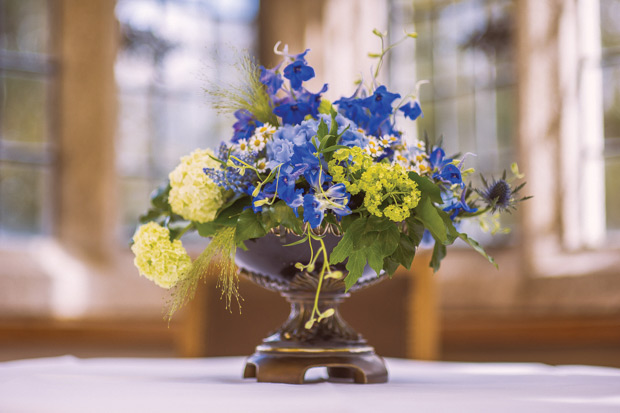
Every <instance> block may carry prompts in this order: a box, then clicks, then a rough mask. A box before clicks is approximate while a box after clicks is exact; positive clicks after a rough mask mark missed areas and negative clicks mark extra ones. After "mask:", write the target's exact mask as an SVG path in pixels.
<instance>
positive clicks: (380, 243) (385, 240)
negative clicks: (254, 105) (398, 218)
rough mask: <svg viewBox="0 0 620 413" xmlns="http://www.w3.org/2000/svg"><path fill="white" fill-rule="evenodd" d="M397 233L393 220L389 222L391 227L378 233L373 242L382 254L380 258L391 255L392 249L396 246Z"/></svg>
mask: <svg viewBox="0 0 620 413" xmlns="http://www.w3.org/2000/svg"><path fill="white" fill-rule="evenodd" d="M399 234H400V231H399V230H398V228H397V227H396V224H394V223H393V222H392V223H391V227H389V228H388V229H387V230H385V231H381V232H380V233H379V235H378V236H377V239H376V241H375V244H376V245H377V247H378V250H379V251H380V253H381V255H382V257H381V259H383V257H388V256H390V255H392V253H393V252H394V250H396V247H398V241H399Z"/></svg>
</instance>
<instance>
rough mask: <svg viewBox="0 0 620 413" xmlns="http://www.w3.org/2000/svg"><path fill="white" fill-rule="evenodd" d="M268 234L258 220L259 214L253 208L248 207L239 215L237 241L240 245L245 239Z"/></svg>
mask: <svg viewBox="0 0 620 413" xmlns="http://www.w3.org/2000/svg"><path fill="white" fill-rule="evenodd" d="M266 234H267V232H266V231H265V229H264V228H263V226H262V225H261V223H260V222H259V220H258V216H257V215H256V214H254V212H253V211H252V210H251V209H246V210H245V211H243V212H242V213H241V215H239V218H238V220H237V231H236V232H235V243H236V244H237V245H239V244H240V243H242V242H243V241H245V240H248V239H252V238H260V237H263V236H265V235H266Z"/></svg>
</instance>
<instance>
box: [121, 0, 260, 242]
mask: <svg viewBox="0 0 620 413" xmlns="http://www.w3.org/2000/svg"><path fill="white" fill-rule="evenodd" d="M258 6H259V4H258V0H232V1H217V0H120V1H119V2H118V4H117V8H116V13H117V17H118V19H119V21H120V24H121V33H122V44H121V50H120V52H119V55H118V59H117V64H116V78H117V82H118V87H119V103H120V107H119V134H118V135H119V136H118V140H117V146H116V147H117V165H118V171H119V175H120V177H121V194H120V199H121V226H122V237H123V238H124V239H126V238H127V237H128V236H130V235H131V234H132V233H133V230H134V229H135V227H134V225H135V221H136V218H137V216H138V215H139V214H140V213H141V212H142V211H143V210H144V209H145V207H146V204H145V202H147V201H148V195H149V193H150V192H151V191H152V190H153V189H154V188H155V187H156V186H157V185H159V184H160V183H161V182H162V181H163V180H165V179H166V177H167V173H168V172H169V171H170V170H172V169H173V168H174V167H175V166H176V164H177V163H178V161H179V158H180V157H181V156H183V155H186V154H188V153H190V152H191V151H193V150H194V149H196V148H207V147H211V148H214V147H215V146H216V145H217V142H219V141H220V140H221V139H223V136H225V135H226V134H227V133H229V131H230V126H231V124H232V121H233V120H232V119H231V118H229V117H222V116H221V115H218V114H217V113H216V112H215V111H213V110H212V109H211V107H210V106H209V103H208V97H207V96H206V94H205V92H204V89H205V87H207V86H208V84H209V83H216V84H217V83H230V82H233V81H234V70H231V67H230V65H231V64H232V63H234V62H235V59H236V57H237V56H239V55H240V54H242V53H244V52H246V51H249V52H250V53H252V54H254V53H253V49H255V46H256V43H255V42H256V33H257V31H256V27H255V20H256V18H257V14H258Z"/></svg>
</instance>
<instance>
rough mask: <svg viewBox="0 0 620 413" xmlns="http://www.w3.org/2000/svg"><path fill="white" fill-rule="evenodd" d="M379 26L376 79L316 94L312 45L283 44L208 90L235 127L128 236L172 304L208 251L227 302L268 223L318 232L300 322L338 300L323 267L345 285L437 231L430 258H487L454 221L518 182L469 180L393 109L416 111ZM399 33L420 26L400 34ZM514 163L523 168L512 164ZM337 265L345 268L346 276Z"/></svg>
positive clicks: (407, 255)
mask: <svg viewBox="0 0 620 413" xmlns="http://www.w3.org/2000/svg"><path fill="white" fill-rule="evenodd" d="M375 34H376V35H377V36H379V38H380V39H381V44H382V48H381V52H380V53H377V54H373V55H371V56H373V57H376V58H377V59H378V63H377V65H376V67H375V70H374V73H373V76H372V79H371V81H370V83H369V84H364V83H363V82H360V83H359V85H358V86H357V88H356V90H355V91H354V92H353V94H352V95H351V96H349V97H341V98H340V99H338V100H336V101H334V102H329V101H328V100H327V99H325V98H324V97H323V94H324V93H325V92H326V91H327V89H328V85H324V86H323V88H322V89H321V90H320V91H318V92H317V93H313V92H311V91H309V90H308V89H306V87H304V82H306V81H308V80H310V79H312V78H313V77H315V73H314V69H313V68H312V67H311V66H310V65H309V64H308V62H307V60H306V56H307V54H308V52H309V50H306V51H304V52H303V53H300V54H289V53H288V49H287V48H286V47H284V49H283V50H278V45H276V48H275V49H274V50H275V51H276V53H277V54H279V55H280V56H281V57H282V61H281V62H280V63H279V64H278V65H277V66H276V67H275V68H273V69H266V68H264V67H262V66H259V65H257V64H256V63H254V61H253V60H252V59H250V58H244V59H242V60H241V62H240V63H239V68H240V69H241V71H242V73H244V81H243V84H242V85H241V86H236V87H230V86H229V87H220V88H214V89H213V90H211V91H210V94H211V96H213V97H215V98H216V99H215V106H216V107H217V108H218V109H220V110H222V111H224V112H229V113H230V112H232V113H234V116H235V118H236V123H235V124H234V126H233V129H234V131H233V133H232V137H231V138H230V140H229V141H226V142H222V143H221V145H220V147H219V149H218V150H217V152H213V151H212V150H210V149H197V150H195V151H194V152H192V153H191V154H190V155H188V156H185V157H183V158H182V159H181V162H180V164H179V165H178V166H177V167H176V168H175V169H174V170H173V171H172V172H171V173H170V175H169V182H168V183H167V184H166V185H165V186H164V187H162V188H160V189H159V190H158V191H156V192H155V193H154V195H153V196H152V199H151V200H152V207H151V209H150V210H149V211H148V212H147V213H146V214H145V215H144V216H142V217H141V223H142V224H143V225H142V226H140V227H139V229H138V230H137V232H136V234H135V236H134V239H133V241H134V243H133V246H132V250H133V252H134V253H135V255H136V259H135V264H136V266H137V267H138V269H139V270H140V273H141V274H142V275H144V276H145V277H147V278H149V279H151V280H153V281H154V282H155V283H157V284H158V285H160V286H161V287H164V288H171V287H172V288H173V295H172V300H171V305H170V312H169V314H170V315H171V314H172V313H173V312H174V311H175V310H177V309H178V308H179V307H180V306H182V305H183V304H184V303H185V302H186V300H187V299H189V298H191V297H192V296H193V293H194V291H195V288H196V285H197V283H198V281H199V280H200V279H201V278H202V277H204V276H205V275H206V273H207V272H209V269H208V267H209V265H212V264H214V265H216V266H217V267H218V268H217V269H218V271H219V273H220V278H219V281H220V284H221V287H222V289H223V294H224V295H225V297H226V301H227V306H228V307H229V306H230V303H231V300H232V299H233V298H236V299H237V301H238V300H239V292H238V287H237V283H238V280H237V270H236V267H235V265H234V259H235V252H236V249H237V248H244V247H245V246H244V243H245V242H246V241H248V240H251V239H259V238H261V237H264V236H266V235H267V234H268V233H270V231H273V230H274V229H280V230H282V229H283V230H286V231H289V232H292V233H294V234H296V235H298V236H299V240H298V241H297V242H295V244H300V243H304V242H306V243H309V248H311V249H312V244H313V242H314V243H315V244H316V243H318V245H319V248H318V249H315V250H313V251H312V255H311V259H310V261H309V262H299V263H297V264H296V268H297V269H298V270H300V271H308V272H313V271H316V273H317V274H318V287H317V291H316V300H315V306H314V310H313V313H312V317H311V318H310V321H308V323H307V325H306V327H307V328H311V327H312V326H313V324H314V323H316V322H320V321H321V320H323V319H325V318H327V317H329V316H330V315H331V314H332V313H333V311H331V312H330V310H329V309H328V310H326V311H322V312H321V311H319V308H318V306H317V305H316V303H317V302H318V297H319V294H320V290H321V283H322V282H323V280H324V279H325V278H333V279H342V280H343V281H344V284H345V286H346V288H347V289H348V288H350V287H351V286H352V285H354V284H355V282H356V281H357V280H358V279H359V277H360V276H361V274H362V272H363V270H364V268H365V267H366V266H367V265H368V266H370V267H371V268H372V269H373V270H374V271H376V273H377V275H379V274H381V273H383V272H385V273H387V274H389V275H392V274H393V273H394V272H395V271H396V269H397V268H398V266H400V265H402V266H404V267H406V268H410V266H411V263H412V261H413V259H414V256H415V253H416V250H417V248H418V247H419V245H420V244H421V243H423V242H428V243H429V245H430V244H431V243H432V244H433V253H432V259H431V266H432V267H433V268H434V269H435V270H436V269H438V268H439V265H440V261H441V260H442V258H443V257H444V256H445V255H446V246H447V245H450V244H452V243H453V242H455V240H457V239H461V240H463V241H465V242H466V243H468V244H469V245H471V246H472V247H473V248H474V249H475V250H476V251H478V252H480V253H481V254H482V255H483V256H485V257H486V258H487V259H488V260H489V261H490V262H491V263H494V261H493V259H492V258H491V257H489V256H488V255H487V254H486V253H485V251H484V250H483V248H482V247H481V246H480V245H479V244H478V243H477V242H476V241H474V240H473V239H472V238H470V237H469V236H468V235H467V234H465V233H463V232H460V231H459V229H458V228H459V223H460V222H461V221H462V220H464V219H468V218H473V217H481V216H485V215H486V216H490V217H492V218H493V217H496V216H497V213H499V212H504V211H507V212H510V210H511V209H514V208H515V204H516V203H517V202H518V201H520V200H523V199H525V198H521V199H518V197H517V194H518V192H519V190H520V189H521V188H522V186H523V184H521V185H519V186H516V187H513V185H512V181H513V179H510V180H507V179H506V174H505V173H504V176H503V177H502V178H501V179H498V180H493V181H490V183H489V182H488V181H486V180H484V178H483V187H481V188H475V187H474V186H473V184H472V183H471V182H469V181H468V179H469V178H470V177H471V175H472V173H473V172H474V171H473V169H465V168H464V157H463V158H457V157H449V156H446V154H445V151H444V150H443V149H442V147H441V144H440V142H439V143H433V142H431V141H430V140H429V139H428V137H425V138H424V139H423V140H416V139H412V138H408V137H406V136H405V135H404V134H403V133H402V132H400V131H399V129H398V127H397V123H398V122H400V121H407V120H408V121H415V120H416V119H417V118H418V117H420V116H423V113H422V109H421V107H420V103H419V101H418V99H417V97H416V96H415V95H408V96H405V97H401V95H399V94H397V93H392V92H390V91H388V89H387V88H386V86H384V85H379V84H378V83H377V80H376V79H377V75H378V73H379V69H380V67H381V65H382V63H383V58H384V56H385V54H386V53H387V52H388V51H389V50H390V49H391V48H392V47H394V46H395V44H392V45H389V46H385V35H384V34H382V33H380V32H378V31H375ZM408 37H415V35H414V34H407V35H406V36H405V37H404V38H403V39H402V40H401V41H403V40H405V39H406V38H408ZM399 42H400V41H399ZM399 42H397V43H399ZM416 93H417V92H416ZM397 121H398V122H397ZM513 174H514V175H515V178H516V177H518V178H521V176H519V173H518V170H517V169H516V165H515V166H514V167H513ZM327 229H330V230H331V232H333V233H336V234H339V235H341V238H340V240H339V242H338V244H337V245H336V247H335V248H333V250H331V251H329V250H328V249H327V248H326V246H325V243H324V242H323V237H324V234H325V232H326V230H327ZM189 231H197V232H198V234H199V235H201V236H203V237H207V238H211V242H210V243H209V245H208V246H207V248H206V249H205V250H204V251H203V253H202V254H200V256H199V257H198V258H197V259H196V260H194V261H193V262H192V260H191V259H190V257H189V255H188V254H187V252H186V251H185V249H184V248H183V246H182V243H181V241H180V239H181V237H182V236H183V235H184V234H186V233H188V232H189ZM336 264H341V267H340V268H346V270H347V274H346V276H345V275H344V273H343V272H342V271H338V270H336V269H335V265H336ZM343 264H344V265H345V267H342V265H343ZM317 265H318V268H317Z"/></svg>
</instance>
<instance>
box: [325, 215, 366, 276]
mask: <svg viewBox="0 0 620 413" xmlns="http://www.w3.org/2000/svg"><path fill="white" fill-rule="evenodd" d="M364 225H366V217H360V218H359V219H357V220H355V221H353V223H352V224H351V225H349V227H348V228H347V230H346V232H345V233H344V235H343V237H342V239H341V240H340V242H338V245H336V246H335V247H334V249H333V250H332V253H331V254H330V256H329V263H330V264H332V265H334V264H338V263H339V262H343V261H344V260H345V259H347V257H350V255H351V254H352V253H353V242H354V240H355V239H357V238H359V237H361V236H362V234H363V231H364Z"/></svg>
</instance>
